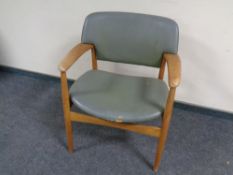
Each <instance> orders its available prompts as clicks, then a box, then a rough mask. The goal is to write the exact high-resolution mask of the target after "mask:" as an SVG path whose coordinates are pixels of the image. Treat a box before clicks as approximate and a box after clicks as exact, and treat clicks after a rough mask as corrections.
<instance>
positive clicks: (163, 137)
mask: <svg viewBox="0 0 233 175" xmlns="http://www.w3.org/2000/svg"><path fill="white" fill-rule="evenodd" d="M167 133H168V129H165V128H162V132H161V135H160V137H159V143H158V145H157V150H156V157H155V162H154V167H153V169H154V171H155V172H156V173H157V172H158V169H159V165H160V162H161V158H162V154H163V151H164V147H165V143H166V140H167Z"/></svg>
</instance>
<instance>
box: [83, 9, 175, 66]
mask: <svg viewBox="0 0 233 175" xmlns="http://www.w3.org/2000/svg"><path fill="white" fill-rule="evenodd" d="M178 40H179V29H178V25H177V24H176V22H174V21H173V20H171V19H168V18H164V17H160V16H152V15H145V14H137V13H125V12H97V13H92V14H90V15H89V16H87V18H86V20H85V23H84V26H83V32H82V43H88V44H94V45H95V47H96V56H97V59H99V60H105V61H114V62H122V63H129V64H138V65H146V66H152V67H160V62H161V58H162V54H163V53H164V52H167V53H174V54H175V53H177V51H178Z"/></svg>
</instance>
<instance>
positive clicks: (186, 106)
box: [0, 65, 233, 120]
mask: <svg viewBox="0 0 233 175" xmlns="http://www.w3.org/2000/svg"><path fill="white" fill-rule="evenodd" d="M0 71H2V72H8V73H14V74H17V75H22V76H28V77H32V78H37V79H43V80H50V81H51V80H52V81H60V78H59V77H56V76H52V75H47V74H42V73H38V72H31V71H27V70H22V69H18V68H13V67H8V66H3V65H0ZM68 81H69V84H72V83H73V81H74V80H72V79H69V80H68ZM175 107H176V108H179V109H182V110H188V111H192V112H195V113H201V114H206V115H211V116H214V117H221V118H227V119H231V120H233V113H232V112H228V111H223V110H219V109H213V108H208V107H203V106H199V105H195V104H192V103H187V102H183V101H175Z"/></svg>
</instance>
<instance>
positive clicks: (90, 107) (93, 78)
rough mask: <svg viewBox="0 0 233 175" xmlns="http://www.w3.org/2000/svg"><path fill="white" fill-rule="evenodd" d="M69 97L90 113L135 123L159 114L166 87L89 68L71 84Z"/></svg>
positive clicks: (76, 104)
mask: <svg viewBox="0 0 233 175" xmlns="http://www.w3.org/2000/svg"><path fill="white" fill-rule="evenodd" d="M70 96H71V100H72V102H73V104H74V105H75V106H77V107H78V108H79V109H81V110H82V111H84V112H86V113H88V114H90V115H93V116H95V117H98V118H102V119H105V120H109V121H115V122H125V123H137V122H146V121H150V120H153V119H156V118H159V117H161V116H162V114H163V111H164V109H165V104H166V100H167V96H168V87H167V85H166V83H165V82H164V81H162V80H159V79H155V78H145V77H134V76H128V75H120V74H115V73H110V72H106V71H100V70H90V71H88V72H86V73H84V74H83V75H82V76H81V77H80V78H78V80H76V81H75V83H74V84H73V85H72V86H71V88H70Z"/></svg>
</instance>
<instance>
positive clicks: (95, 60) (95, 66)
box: [91, 48, 98, 70]
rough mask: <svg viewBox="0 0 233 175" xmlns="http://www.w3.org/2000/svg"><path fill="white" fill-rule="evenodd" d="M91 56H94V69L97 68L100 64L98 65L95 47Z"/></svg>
mask: <svg viewBox="0 0 233 175" xmlns="http://www.w3.org/2000/svg"><path fill="white" fill-rule="evenodd" d="M91 57H92V69H93V70H96V69H98V65H97V58H96V50H95V48H92V49H91Z"/></svg>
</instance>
